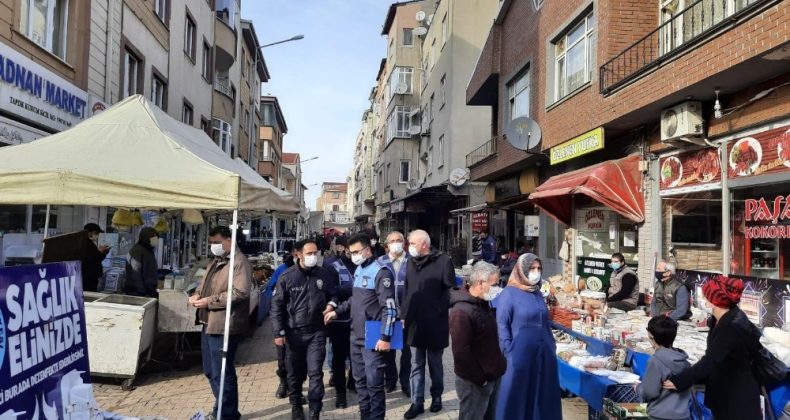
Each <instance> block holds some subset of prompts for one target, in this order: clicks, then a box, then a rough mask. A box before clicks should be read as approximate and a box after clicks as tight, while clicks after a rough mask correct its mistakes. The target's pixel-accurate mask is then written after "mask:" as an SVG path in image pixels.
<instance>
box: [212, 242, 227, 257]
mask: <svg viewBox="0 0 790 420" xmlns="http://www.w3.org/2000/svg"><path fill="white" fill-rule="evenodd" d="M211 253H212V254H214V255H215V256H217V257H221V256H223V255H225V249H224V248H222V244H211Z"/></svg>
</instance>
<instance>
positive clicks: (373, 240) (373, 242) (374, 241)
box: [370, 239, 379, 246]
mask: <svg viewBox="0 0 790 420" xmlns="http://www.w3.org/2000/svg"><path fill="white" fill-rule="evenodd" d="M377 243H379V241H377V240H375V239H371V240H370V245H371V246H376V244H377Z"/></svg>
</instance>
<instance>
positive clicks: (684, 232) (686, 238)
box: [665, 191, 722, 247]
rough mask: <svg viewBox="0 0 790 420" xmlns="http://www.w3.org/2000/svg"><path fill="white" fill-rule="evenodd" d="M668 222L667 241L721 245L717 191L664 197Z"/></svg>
mask: <svg viewBox="0 0 790 420" xmlns="http://www.w3.org/2000/svg"><path fill="white" fill-rule="evenodd" d="M665 202H667V203H668V204H669V208H670V212H671V217H672V223H671V225H670V226H669V228H670V230H671V236H670V238H671V243H672V244H673V245H679V246H707V247H715V246H718V245H720V244H721V209H722V206H721V192H718V191H712V192H702V193H695V194H689V195H686V196H682V197H675V198H667V199H665Z"/></svg>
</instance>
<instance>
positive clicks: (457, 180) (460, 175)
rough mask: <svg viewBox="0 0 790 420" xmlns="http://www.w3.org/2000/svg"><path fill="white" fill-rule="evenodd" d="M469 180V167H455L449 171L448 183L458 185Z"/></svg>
mask: <svg viewBox="0 0 790 420" xmlns="http://www.w3.org/2000/svg"><path fill="white" fill-rule="evenodd" d="M468 180H469V169H467V168H455V169H453V170H452V171H451V172H450V185H452V186H454V187H460V186H461V185H464V184H465V183H466V181H468Z"/></svg>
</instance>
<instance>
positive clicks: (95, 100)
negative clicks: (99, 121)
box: [88, 95, 109, 117]
mask: <svg viewBox="0 0 790 420" xmlns="http://www.w3.org/2000/svg"><path fill="white" fill-rule="evenodd" d="M88 108H89V109H90V116H91V117H92V116H94V115H96V114H100V113H102V112H103V111H105V110H106V109H107V108H109V106H108V105H107V104H105V103H104V101H102V100H101V98H99V97H98V96H96V95H88Z"/></svg>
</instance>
